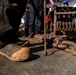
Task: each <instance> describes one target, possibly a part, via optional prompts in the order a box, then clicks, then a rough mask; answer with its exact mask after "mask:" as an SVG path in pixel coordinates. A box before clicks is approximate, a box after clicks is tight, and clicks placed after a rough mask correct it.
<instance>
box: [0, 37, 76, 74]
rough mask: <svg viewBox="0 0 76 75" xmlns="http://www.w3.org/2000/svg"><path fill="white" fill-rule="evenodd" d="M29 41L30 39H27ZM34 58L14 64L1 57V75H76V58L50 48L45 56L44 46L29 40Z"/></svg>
mask: <svg viewBox="0 0 76 75" xmlns="http://www.w3.org/2000/svg"><path fill="white" fill-rule="evenodd" d="M26 39H29V38H26ZM29 40H30V43H31V45H30V46H29V48H30V49H31V51H32V57H31V58H30V59H29V60H27V61H23V62H13V61H10V60H8V59H7V58H5V57H3V56H1V55H0V75H76V56H73V55H72V54H70V53H68V52H65V51H63V50H58V49H55V48H48V49H47V51H48V53H49V54H48V56H45V55H44V47H43V46H44V45H43V44H41V43H40V42H39V41H37V40H35V39H29Z"/></svg>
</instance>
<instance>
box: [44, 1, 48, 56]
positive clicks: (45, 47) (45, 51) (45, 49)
mask: <svg viewBox="0 0 76 75" xmlns="http://www.w3.org/2000/svg"><path fill="white" fill-rule="evenodd" d="M44 53H45V55H47V46H46V0H44Z"/></svg>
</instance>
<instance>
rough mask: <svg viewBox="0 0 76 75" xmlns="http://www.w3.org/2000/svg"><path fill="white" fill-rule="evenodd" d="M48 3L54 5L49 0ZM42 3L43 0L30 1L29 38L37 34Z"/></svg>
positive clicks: (41, 13)
mask: <svg viewBox="0 0 76 75" xmlns="http://www.w3.org/2000/svg"><path fill="white" fill-rule="evenodd" d="M50 2H51V4H52V5H54V1H53V0H50ZM43 3H44V0H31V3H30V8H29V37H33V36H34V35H35V34H39V31H40V27H41V21H42V19H43Z"/></svg>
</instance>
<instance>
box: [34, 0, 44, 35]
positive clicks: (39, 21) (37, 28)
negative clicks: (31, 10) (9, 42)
mask: <svg viewBox="0 0 76 75" xmlns="http://www.w3.org/2000/svg"><path fill="white" fill-rule="evenodd" d="M42 17H43V0H38V5H37V21H36V26H35V33H36V34H38V33H39V31H40V28H41V24H42V19H43V18H42Z"/></svg>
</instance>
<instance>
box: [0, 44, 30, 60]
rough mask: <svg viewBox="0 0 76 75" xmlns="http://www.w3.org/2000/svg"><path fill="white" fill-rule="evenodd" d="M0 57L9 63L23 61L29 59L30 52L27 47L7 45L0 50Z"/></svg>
mask: <svg viewBox="0 0 76 75" xmlns="http://www.w3.org/2000/svg"><path fill="white" fill-rule="evenodd" d="M0 55H2V56H5V57H6V58H8V59H9V60H11V61H24V60H27V59H29V58H30V56H31V52H30V49H29V48H27V47H21V46H18V45H16V44H8V45H5V46H4V47H3V48H2V49H0Z"/></svg>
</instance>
